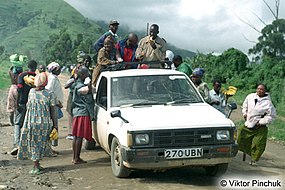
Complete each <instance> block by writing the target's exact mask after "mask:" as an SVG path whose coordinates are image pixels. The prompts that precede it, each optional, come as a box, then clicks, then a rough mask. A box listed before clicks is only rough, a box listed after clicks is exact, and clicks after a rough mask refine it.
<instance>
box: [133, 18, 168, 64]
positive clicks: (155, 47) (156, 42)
mask: <svg viewBox="0 0 285 190" xmlns="http://www.w3.org/2000/svg"><path fill="white" fill-rule="evenodd" d="M158 33H159V27H158V25H157V24H152V25H151V26H150V29H149V35H148V36H146V37H144V38H142V39H141V40H140V41H139V44H138V48H137V50H136V58H137V59H138V60H140V61H163V60H164V58H165V54H166V41H165V40H164V39H163V38H160V37H159V36H158V35H157V34H158ZM150 67H152V66H150ZM155 67H156V66H155Z"/></svg>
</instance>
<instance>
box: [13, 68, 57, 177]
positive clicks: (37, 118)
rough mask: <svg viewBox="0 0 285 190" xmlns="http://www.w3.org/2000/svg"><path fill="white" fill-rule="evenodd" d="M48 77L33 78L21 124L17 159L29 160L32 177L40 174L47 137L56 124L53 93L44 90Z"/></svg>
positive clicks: (42, 75)
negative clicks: (30, 161)
mask: <svg viewBox="0 0 285 190" xmlns="http://www.w3.org/2000/svg"><path fill="white" fill-rule="evenodd" d="M47 81H48V76H47V74H46V73H45V72H43V73H39V74H38V75H36V77H35V81H34V85H35V88H33V89H31V91H30V93H29V98H28V102H27V114H26V117H25V121H24V124H23V129H22V134H21V140H20V142H19V152H18V159H19V160H24V159H31V160H32V161H33V162H34V166H33V168H32V170H31V171H30V174H32V175H38V174H40V173H41V172H42V169H43V168H42V167H41V166H40V163H39V162H40V160H41V159H42V157H43V156H44V155H45V153H46V151H47V148H48V147H49V146H48V141H49V135H50V133H51V131H52V129H53V128H56V129H57V128H58V126H57V123H56V111H55V109H56V108H55V107H56V105H55V98H54V95H53V93H51V92H50V91H48V90H46V89H45V86H46V85H47Z"/></svg>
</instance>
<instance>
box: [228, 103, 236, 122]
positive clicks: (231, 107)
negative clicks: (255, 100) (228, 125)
mask: <svg viewBox="0 0 285 190" xmlns="http://www.w3.org/2000/svg"><path fill="white" fill-rule="evenodd" d="M227 106H228V107H229V109H228V110H229V111H228V113H226V117H227V118H229V117H230V115H231V113H232V111H233V110H235V109H237V104H236V103H230V104H228V105H227Z"/></svg>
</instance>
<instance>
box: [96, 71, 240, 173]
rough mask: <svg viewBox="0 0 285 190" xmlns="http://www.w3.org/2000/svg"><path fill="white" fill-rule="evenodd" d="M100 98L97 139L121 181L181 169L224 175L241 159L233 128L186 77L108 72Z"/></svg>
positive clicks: (99, 88)
mask: <svg viewBox="0 0 285 190" xmlns="http://www.w3.org/2000/svg"><path fill="white" fill-rule="evenodd" d="M96 92H97V93H96V95H95V118H96V119H95V121H94V122H93V124H94V125H93V133H94V134H93V136H94V139H95V140H96V142H97V143H98V144H99V145H100V146H101V147H102V148H103V149H104V150H105V151H106V152H107V153H108V154H109V155H110V156H111V165H112V171H113V174H114V175H115V176H117V177H128V176H129V175H130V173H131V171H132V170H136V169H142V170H165V169H170V168H178V167H204V168H205V169H206V173H207V174H209V175H212V176H215V175H221V174H223V173H224V172H226V170H227V167H228V163H229V162H230V161H231V160H232V158H233V157H235V156H236V154H237V151H238V146H237V144H236V141H235V137H234V136H235V131H236V128H235V125H234V123H233V122H232V121H231V120H230V119H228V118H227V117H226V116H225V115H223V114H222V113H221V112H219V111H217V110H216V109H215V108H213V107H212V106H210V105H209V104H207V103H205V101H204V100H203V98H202V97H201V95H200V94H199V93H198V91H197V89H196V88H195V87H194V85H193V83H192V82H191V80H190V79H189V78H188V77H187V76H186V75H184V74H183V73H181V72H178V71H173V70H166V69H128V70H120V71H104V72H102V73H101V75H100V77H99V79H98V81H97V84H96Z"/></svg>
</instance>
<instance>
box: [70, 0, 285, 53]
mask: <svg viewBox="0 0 285 190" xmlns="http://www.w3.org/2000/svg"><path fill="white" fill-rule="evenodd" d="M65 1H66V2H67V3H69V4H70V5H71V6H73V7H74V8H75V9H77V10H78V11H79V12H80V13H81V14H82V15H83V16H85V17H87V18H89V19H92V20H95V21H96V20H104V21H106V22H109V21H110V20H112V19H116V20H118V21H119V22H120V26H128V27H129V29H130V32H131V31H138V30H142V31H146V28H147V23H150V24H154V23H155V24H158V25H159V36H160V37H163V38H164V39H166V41H167V42H168V43H171V44H173V45H175V46H177V47H179V48H183V49H187V50H189V51H193V52H202V53H222V52H223V51H225V50H227V49H229V48H232V47H233V48H236V49H239V50H241V51H243V52H244V53H247V52H248V49H249V48H252V47H253V46H254V44H255V43H254V42H257V38H258V37H259V36H260V33H258V32H257V31H255V30H254V29H252V28H251V27H249V26H248V25H247V24H245V23H244V22H242V20H243V21H245V22H247V23H249V22H250V23H252V24H253V25H254V27H255V28H257V29H258V30H259V31H261V29H262V28H264V26H265V25H264V23H262V22H260V20H259V19H258V17H259V18H260V19H261V20H262V21H264V22H265V23H266V24H270V23H272V21H273V20H274V17H273V15H272V14H271V12H270V11H269V9H268V8H267V7H266V5H265V4H264V2H263V0H65ZM265 1H266V2H267V3H268V4H269V5H270V6H271V7H272V8H273V10H274V11H275V9H274V7H275V0H265ZM280 1H281V2H280V10H279V18H284V16H285V0H283V1H282V0H280ZM256 15H257V16H258V17H257V16H256ZM119 29H120V28H119Z"/></svg>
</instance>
